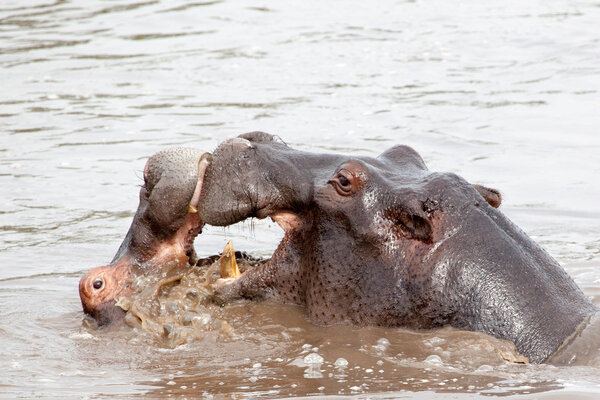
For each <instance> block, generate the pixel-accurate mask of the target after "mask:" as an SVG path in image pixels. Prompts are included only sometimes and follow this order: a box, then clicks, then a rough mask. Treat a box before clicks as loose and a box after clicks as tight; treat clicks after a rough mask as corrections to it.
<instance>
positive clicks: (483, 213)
mask: <svg viewBox="0 0 600 400" xmlns="http://www.w3.org/2000/svg"><path fill="white" fill-rule="evenodd" d="M223 182H227V185H224V184H222V183H223ZM500 201H501V198H500V195H499V193H498V192H497V191H495V190H493V189H488V188H485V187H481V186H477V185H471V184H469V183H468V182H466V181H465V180H464V179H462V178H461V177H459V176H457V175H455V174H452V173H438V172H431V171H429V170H428V169H427V168H426V166H425V164H424V162H423V160H422V159H421V157H420V156H419V154H417V153H416V152H415V151H414V150H413V149H411V148H410V147H407V146H395V147H392V148H390V149H389V150H387V151H386V152H384V153H382V154H381V155H379V156H378V157H377V158H371V157H356V156H344V155H338V154H315V153H309V152H303V151H299V150H295V149H292V148H290V147H288V146H287V145H286V144H284V143H283V142H281V141H280V140H279V139H278V138H276V137H274V136H271V135H268V134H266V133H261V132H253V133H249V134H244V135H241V136H240V137H238V138H236V139H232V140H228V141H226V142H224V143H223V144H221V145H220V146H219V147H218V148H217V149H216V150H215V152H214V153H213V159H212V163H211V165H210V166H209V167H208V168H207V170H206V174H205V176H204V188H203V190H202V193H201V196H200V204H199V214H200V217H201V219H202V220H203V221H204V222H206V223H208V224H212V225H219V226H224V225H230V224H233V223H236V222H238V221H242V220H244V219H246V218H250V217H257V218H265V217H271V218H272V219H273V220H274V221H276V222H277V223H278V224H279V225H280V226H281V227H282V228H283V230H284V231H285V236H284V238H283V239H282V241H281V243H280V244H279V246H278V248H277V249H276V250H275V253H274V254H273V256H272V258H271V260H270V261H268V262H267V263H265V264H263V265H261V266H260V267H258V268H255V269H251V270H249V271H247V272H246V273H244V274H242V275H241V276H240V277H239V278H238V279H236V280H234V281H233V282H230V281H228V282H227V283H225V282H222V283H221V285H219V286H218V288H217V292H216V294H215V300H216V301H218V302H220V303H225V302H227V301H231V300H233V299H237V298H247V299H272V300H275V301H277V302H280V303H291V304H299V305H302V306H305V308H306V310H307V313H308V316H309V318H310V320H311V321H313V322H315V323H317V324H327V325H329V324H338V323H347V324H353V325H357V326H364V325H378V326H384V327H410V328H416V329H430V328H437V327H442V326H452V327H456V328H459V329H464V330H471V331H479V332H484V333H487V334H490V335H492V336H495V337H498V338H502V339H507V340H510V341H512V342H514V343H515V345H516V347H517V349H518V351H519V352H521V353H522V354H524V355H525V356H527V357H528V358H529V360H530V361H531V362H543V361H545V360H547V359H548V357H549V356H551V355H552V354H553V353H554V352H555V351H556V349H557V348H558V347H559V346H560V345H561V343H563V341H564V340H565V339H566V338H567V337H568V336H569V335H571V334H572V333H573V332H574V331H575V329H576V327H577V326H578V325H579V324H580V323H581V322H582V321H583V320H584V319H585V318H586V316H588V315H590V314H592V313H594V312H596V311H597V308H596V307H595V306H594V305H593V304H592V303H591V302H590V301H589V300H588V299H587V298H586V296H585V295H584V294H583V293H582V292H581V290H580V289H579V288H578V287H577V285H576V284H575V283H574V282H573V280H572V279H571V278H570V277H569V276H568V275H567V274H566V272H565V271H564V270H563V269H562V268H561V267H560V266H559V265H558V263H557V262H556V261H555V260H554V259H553V258H552V257H550V256H549V255H548V254H547V253H546V252H545V251H544V250H543V249H542V248H541V247H540V246H538V245H537V244H536V243H535V242H534V241H533V240H531V239H530V238H529V237H528V236H527V235H526V234H525V233H523V231H521V230H520V229H519V228H518V227H517V226H515V225H514V224H513V223H512V222H511V221H510V220H509V219H508V218H507V217H506V216H504V215H503V214H502V213H501V212H500V211H498V210H497V209H496V208H495V207H497V206H498V205H499V204H500Z"/></svg>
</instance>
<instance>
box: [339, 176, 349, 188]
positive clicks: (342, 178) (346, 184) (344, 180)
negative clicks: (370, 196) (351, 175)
mask: <svg viewBox="0 0 600 400" xmlns="http://www.w3.org/2000/svg"><path fill="white" fill-rule="evenodd" d="M338 182H339V183H340V186H341V187H342V188H344V189H345V188H348V187H350V181H349V180H348V178H346V177H345V176H344V175H340V176H339V177H338Z"/></svg>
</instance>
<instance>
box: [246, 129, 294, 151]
mask: <svg viewBox="0 0 600 400" xmlns="http://www.w3.org/2000/svg"><path fill="white" fill-rule="evenodd" d="M238 138H242V139H246V140H249V141H251V142H254V143H273V142H274V143H280V144H283V145H285V146H286V147H287V143H285V142H284V141H283V140H282V139H281V138H280V137H279V136H277V135H271V134H270V133H266V132H260V131H254V132H248V133H242V134H241V135H239V136H238Z"/></svg>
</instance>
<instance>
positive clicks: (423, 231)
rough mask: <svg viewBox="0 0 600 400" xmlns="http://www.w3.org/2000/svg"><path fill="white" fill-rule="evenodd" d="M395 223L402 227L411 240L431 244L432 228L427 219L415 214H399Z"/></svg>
mask: <svg viewBox="0 0 600 400" xmlns="http://www.w3.org/2000/svg"><path fill="white" fill-rule="evenodd" d="M397 222H398V223H401V224H402V225H403V226H404V230H405V231H407V232H408V233H409V235H410V237H411V238H412V239H417V240H421V241H423V242H426V243H429V242H431V235H432V233H433V228H432V226H431V222H430V221H429V219H428V218H427V217H424V216H421V215H417V214H401V215H400V217H399V218H398V219H397Z"/></svg>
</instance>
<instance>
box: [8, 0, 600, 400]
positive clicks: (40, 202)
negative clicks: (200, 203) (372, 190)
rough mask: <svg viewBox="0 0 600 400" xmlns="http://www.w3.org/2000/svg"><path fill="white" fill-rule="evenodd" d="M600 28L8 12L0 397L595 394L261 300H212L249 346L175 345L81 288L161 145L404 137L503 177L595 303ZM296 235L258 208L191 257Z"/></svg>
mask: <svg viewBox="0 0 600 400" xmlns="http://www.w3.org/2000/svg"><path fill="white" fill-rule="evenodd" d="M598 21H600V7H598V4H597V3H595V2H593V1H566V0H553V1H546V2H539V1H513V0H508V1H507V0H504V1H486V2H478V1H473V0H464V1H456V2H447V1H441V0H430V1H390V0H383V1H379V2H377V3H376V4H374V3H369V2H364V1H363V2H359V1H338V0H333V1H327V2H322V1H303V2H297V1H278V2H266V1H254V0H253V1H245V2H234V1H183V0H170V1H166V0H154V1H143V0H119V1H93V0H85V1H84V0H79V1H61V0H57V1H51V0H39V1H36V0H31V1H29V0H23V1H19V2H9V1H4V2H1V3H0V73H1V78H2V80H1V82H2V83H1V88H2V90H1V91H0V188H1V189H0V343H1V344H2V351H1V352H0V397H3V398H15V397H21V398H31V397H42V398H82V397H84V398H105V397H109V396H112V397H115V398H131V397H133V396H140V397H142V396H144V397H146V398H164V397H168V396H170V395H172V397H192V396H196V395H206V396H207V397H210V396H211V395H215V396H216V397H225V396H227V397H229V396H233V397H236V398H245V397H265V398H272V397H280V396H298V397H303V396H309V395H315V394H318V395H328V396H362V397H364V396H366V394H368V395H369V396H371V397H375V398H384V397H385V398H389V397H394V396H415V397H420V398H432V397H437V398H448V397H452V398H456V397H458V398H461V397H464V398H468V397H470V396H472V395H473V394H474V393H478V394H487V395H499V396H500V395H502V396H505V395H514V396H521V395H524V396H532V395H531V393H536V394H535V396H537V397H542V398H544V397H545V398H560V397H562V396H565V395H567V393H569V394H570V395H572V396H579V398H595V397H596V396H598V393H600V389H599V385H600V370H599V369H598V368H595V367H586V366H582V367H553V366H549V365H537V366H536V365H519V364H511V363H507V362H505V361H503V360H502V359H501V358H500V357H499V356H498V354H497V353H496V352H495V351H494V349H493V348H494V346H491V345H490V341H489V340H488V339H486V338H481V337H480V336H478V335H476V334H470V333H463V332H457V331H453V330H442V331H435V332H413V331H406V330H401V329H400V330H390V329H381V328H365V329H357V328H352V327H342V326H335V327H329V328H323V327H317V326H314V325H312V324H310V323H309V322H307V321H306V318H305V316H304V314H303V312H302V310H301V309H299V308H295V307H285V306H277V305H273V304H268V303H263V304H247V303H240V304H236V305H233V306H231V307H228V308H226V309H222V310H218V309H217V310H214V312H215V313H216V314H219V313H221V315H220V316H221V317H223V318H226V319H227V320H228V321H230V324H231V326H232V328H233V331H234V332H235V336H233V337H228V336H224V335H222V334H220V333H218V332H214V333H210V334H207V335H206V336H205V337H204V338H203V339H201V340H198V341H195V342H192V343H189V344H186V345H184V346H179V347H176V348H174V349H172V348H170V347H168V346H165V345H163V344H161V343H160V342H159V341H157V340H155V339H154V338H153V337H149V336H146V335H144V334H143V333H141V332H138V331H135V330H132V329H130V328H126V327H125V328H122V329H118V330H110V331H97V330H95V329H94V328H93V327H91V326H89V324H88V323H87V322H86V321H85V319H84V316H83V314H82V312H81V306H80V304H79V298H78V293H77V282H78V279H79V277H80V276H81V275H82V274H83V273H84V272H85V271H87V270H88V269H90V268H91V267H93V266H97V265H103V264H106V263H107V262H108V261H110V260H111V258H112V256H113V255H114V253H115V252H116V250H117V248H118V245H119V244H120V241H121V240H122V238H123V237H124V234H125V232H126V231H127V228H128V226H129V223H130V221H131V217H132V215H133V212H134V211H135V208H136V207H137V193H138V186H139V185H140V184H141V182H142V179H141V171H142V168H143V166H144V163H145V160H146V158H147V157H149V156H150V155H152V154H153V153H155V152H157V151H159V150H161V149H163V148H165V147H167V146H175V145H177V146H181V145H182V146H193V147H197V148H200V149H203V150H207V151H211V150H212V149H213V148H214V147H215V146H216V145H217V143H219V142H220V141H221V140H223V139H225V138H229V137H232V136H235V135H237V134H239V133H242V132H246V131H251V130H264V131H267V132H270V133H276V134H279V135H280V136H281V137H282V138H283V139H284V140H285V141H286V142H288V143H289V144H290V145H291V146H294V147H298V148H303V149H307V150H311V151H320V152H323V151H327V152H329V151H336V152H346V153H353V154H363V155H371V156H375V155H377V154H379V153H380V152H382V151H384V150H385V149H386V148H388V147H389V146H391V145H393V144H397V143H404V144H408V145H410V146H413V147H414V148H415V149H416V150H417V151H419V152H420V153H421V155H422V156H423V157H424V159H425V161H426V162H427V164H428V166H429V168H430V169H432V170H442V171H452V172H456V173H458V174H460V175H462V176H464V177H465V178H466V179H468V180H469V181H471V182H473V183H482V184H486V185H489V186H492V187H496V188H498V189H500V190H501V191H502V193H503V195H504V203H503V206H502V209H503V212H505V213H506V214H507V215H508V216H509V217H510V218H511V219H512V220H513V221H515V222H516V223H517V224H518V225H519V226H520V227H522V228H523V229H524V230H525V231H526V232H527V233H528V234H529V235H531V236H532V237H533V238H534V239H535V240H536V241H538V242H539V243H540V244H542V245H543V246H544V248H546V249H547V250H548V251H549V252H550V254H552V255H553V256H554V257H555V258H556V259H557V260H558V261H559V262H560V263H561V264H562V265H564V267H565V269H566V270H567V271H568V272H569V274H570V275H571V276H573V278H574V279H575V281H576V282H577V283H578V284H579V285H580V286H581V287H582V288H583V290H584V292H585V293H586V294H587V295H588V296H590V298H592V299H593V301H594V302H595V303H596V304H600V268H599V266H600V203H598V201H597V199H599V198H600V181H599V179H598V177H599V176H600V155H599V154H600V135H599V134H598V129H599V127H600V113H599V112H598V110H599V109H600V93H599V91H600V38H599V36H598ZM280 237H281V231H280V230H279V228H278V227H277V226H275V225H274V224H272V223H269V222H267V221H254V222H251V223H250V222H247V223H245V224H241V225H239V226H235V227H231V228H228V229H222V228H209V229H205V232H204V233H203V234H202V235H201V236H200V237H199V238H198V239H197V241H196V248H197V251H198V253H199V254H200V255H210V254H215V253H217V252H219V251H220V250H221V249H222V248H223V246H224V245H225V243H226V242H227V240H229V239H233V241H234V244H235V246H236V248H237V249H240V250H246V251H250V252H252V253H253V254H256V255H260V256H268V255H269V254H270V253H271V252H272V251H273V249H274V247H275V246H276V244H277V243H278V241H279V239H280ZM311 354H316V355H314V356H311ZM307 356H310V357H308V359H306V357H307ZM342 358H343V359H344V360H346V361H347V365H344V361H343V360H341V361H340V360H339V359H342ZM305 360H308V361H309V362H308V363H307V362H305ZM316 361H319V362H316ZM336 361H339V362H337V363H336Z"/></svg>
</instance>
